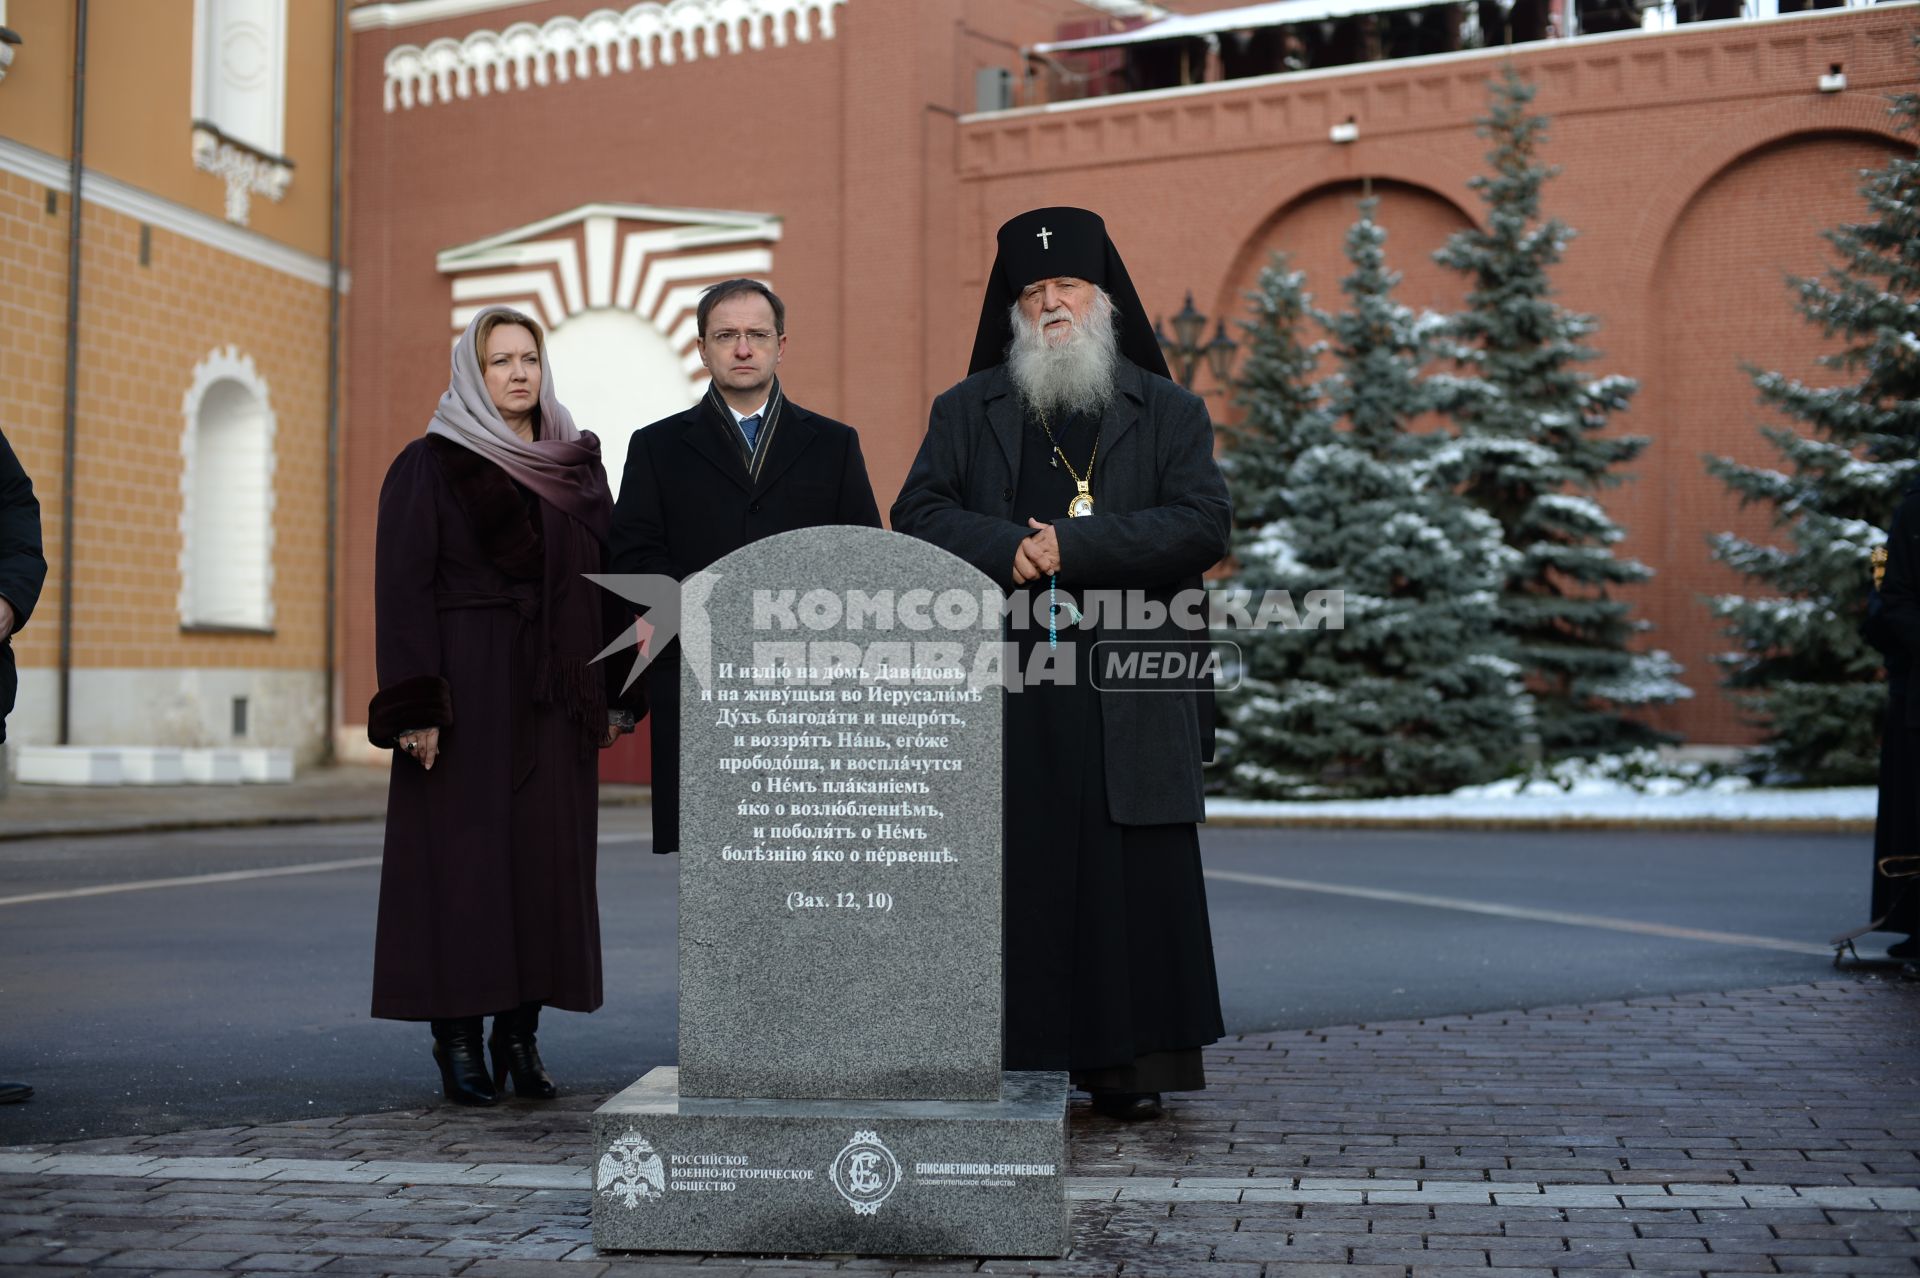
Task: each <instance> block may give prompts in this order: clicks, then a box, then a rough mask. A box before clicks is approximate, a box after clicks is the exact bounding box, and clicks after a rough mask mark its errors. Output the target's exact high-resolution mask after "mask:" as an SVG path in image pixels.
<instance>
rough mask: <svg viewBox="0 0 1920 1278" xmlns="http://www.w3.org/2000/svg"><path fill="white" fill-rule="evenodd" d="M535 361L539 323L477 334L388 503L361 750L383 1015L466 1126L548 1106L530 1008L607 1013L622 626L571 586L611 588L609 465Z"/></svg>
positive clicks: (402, 459) (485, 325) (470, 332)
mask: <svg viewBox="0 0 1920 1278" xmlns="http://www.w3.org/2000/svg"><path fill="white" fill-rule="evenodd" d="M545 355H546V350H545V343H544V340H543V337H542V334H541V331H540V327H539V325H538V324H536V323H535V322H534V321H533V320H531V319H529V318H528V317H526V316H524V315H521V314H518V313H516V312H513V311H510V310H507V309H505V308H504V307H494V308H489V309H488V310H485V311H482V312H481V313H480V314H479V315H478V316H476V317H475V318H474V320H473V322H472V323H471V324H469V325H468V327H467V331H466V332H465V333H464V334H463V335H462V336H461V338H460V340H459V342H458V343H457V344H456V345H455V347H454V351H453V378H452V381H451V383H450V385H449V386H448V387H447V392H446V394H445V395H444V396H442V397H441V400H440V406H439V407H438V408H437V409H436V410H435V412H434V416H433V421H432V422H431V423H430V424H429V425H428V427H427V433H426V434H425V435H424V436H423V437H421V438H419V439H416V440H414V441H413V442H412V443H411V444H408V445H407V447H406V448H405V449H403V450H402V451H401V453H400V455H399V457H397V458H396V459H395V460H394V462H393V466H392V468H391V469H390V470H389V471H388V472H387V479H386V483H385V485H384V486H383V487H382V488H381V491H380V523H379V532H378V541H377V547H376V550H375V562H374V604H375V613H374V637H375V646H376V649H377V659H378V666H379V675H380V691H379V693H378V694H377V695H376V696H375V697H374V698H373V703H372V705H371V706H370V707H369V710H368V716H367V719H368V727H367V732H368V736H369V737H371V738H372V740H373V742H374V744H375V745H380V746H389V747H397V748H396V749H395V752H394V760H393V777H392V781H391V782H390V786H389V789H388V792H387V831H386V854H385V860H384V863H383V866H382V869H381V875H380V916H379V927H378V932H377V935H376V938H375V942H374V971H373V1014H374V1015H375V1016H379V1017H390V1018H393V1019H396V1020H425V1021H431V1022H432V1027H433V1039H434V1049H433V1054H434V1059H435V1060H436V1061H438V1062H439V1065H440V1076H441V1082H442V1084H443V1086H444V1087H445V1090H446V1095H447V1099H449V1100H452V1101H457V1102H459V1103H461V1104H465V1105H487V1104H491V1103H492V1102H493V1101H494V1099H495V1098H496V1096H497V1095H498V1089H499V1088H501V1087H502V1086H504V1080H505V1077H506V1076H507V1075H508V1074H511V1075H512V1076H513V1086H514V1091H515V1092H516V1093H517V1094H518V1095H520V1096H522V1097H532V1098H536V1099H542V1100H544V1099H548V1098H550V1097H552V1096H553V1095H554V1094H555V1089H554V1085H553V1081H552V1079H550V1078H549V1077H548V1076H547V1074H546V1071H545V1069H544V1068H543V1067H542V1065H541V1061H540V1055H539V1052H538V1049H537V1047H536V1045H535V1032H536V1030H537V1027H538V1022H539V1015H540V1008H541V1007H542V1006H543V1005H548V1006H552V1007H558V1008H563V1009H565V1010H567V1011H574V1012H591V1011H593V1010H594V1009H595V1008H597V1007H599V1006H600V916H599V905H598V901H597V900H596V897H595V888H594V874H595V863H594V857H595V840H596V837H597V834H598V787H597V784H596V772H597V767H596V747H605V746H607V745H610V744H611V743H612V742H613V740H614V739H615V735H616V733H617V732H618V730H619V729H620V727H622V726H630V725H631V722H632V720H631V717H630V715H629V714H627V713H626V712H624V711H621V710H618V709H614V710H610V709H609V704H608V698H607V688H606V678H607V673H606V671H605V670H604V669H603V668H602V667H599V666H594V665H592V664H590V663H591V662H592V659H593V657H594V655H595V654H596V653H598V652H599V651H600V650H601V648H602V647H604V646H605V643H606V640H607V638H608V637H609V636H610V634H611V633H612V631H613V630H614V629H616V628H617V627H618V625H619V624H620V623H621V617H620V615H619V613H618V612H617V611H616V610H614V608H613V607H612V606H611V604H610V601H611V599H612V597H611V596H610V595H607V594H606V593H605V592H603V591H600V590H599V589H598V588H597V587H595V586H594V585H593V584H592V583H590V582H588V581H587V580H585V579H584V578H583V577H582V575H581V574H583V573H589V572H599V571H601V570H602V569H603V567H604V563H605V558H606V543H607V532H608V528H609V525H610V523H611V520H612V511H613V502H612V497H611V495H610V493H609V491H608V487H607V478H606V472H605V470H604V469H603V468H602V466H601V463H600V445H599V441H598V440H596V439H595V438H594V437H593V435H591V434H588V433H583V432H581V431H580V430H578V429H577V428H576V427H575V426H574V424H573V419H572V417H571V416H570V415H569V414H568V413H567V410H566V409H565V408H563V407H562V406H561V405H560V401H559V400H558V399H557V398H556V397H555V395H554V387H553V377H552V375H551V373H550V372H549V371H548V370H547V369H546V368H545ZM488 1014H491V1015H492V1016H493V1018H494V1020H493V1033H492V1035H491V1037H490V1038H489V1039H488V1040H487V1044H486V1046H487V1047H489V1048H491V1049H492V1053H493V1070H492V1072H491V1073H489V1071H488V1069H487V1065H486V1060H485V1058H484V1056H483V1054H482V1046H481V1033H482V1018H483V1017H484V1016H485V1015H488Z"/></svg>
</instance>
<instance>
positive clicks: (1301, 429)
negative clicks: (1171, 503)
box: [1220, 253, 1333, 537]
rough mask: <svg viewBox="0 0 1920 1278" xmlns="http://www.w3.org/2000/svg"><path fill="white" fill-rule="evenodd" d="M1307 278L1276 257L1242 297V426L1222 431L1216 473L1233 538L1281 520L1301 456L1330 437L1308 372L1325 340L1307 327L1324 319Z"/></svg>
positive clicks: (1238, 388)
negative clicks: (1246, 309) (1228, 497)
mask: <svg viewBox="0 0 1920 1278" xmlns="http://www.w3.org/2000/svg"><path fill="white" fill-rule="evenodd" d="M1306 284H1307V277H1306V272H1304V271H1296V270H1292V269H1290V267H1289V263H1288V261H1287V257H1286V255H1285V254H1284V253H1275V254H1274V255H1273V258H1272V260H1271V261H1270V262H1268V264H1267V267H1266V269H1265V270H1263V271H1261V272H1260V283H1259V286H1258V288H1257V289H1256V290H1255V291H1254V292H1252V293H1250V294H1248V295H1247V300H1248V301H1249V302H1250V303H1251V305H1252V311H1253V318H1252V319H1251V320H1249V321H1243V322H1242V323H1241V324H1240V330H1241V334H1242V336H1243V337H1245V339H1246V348H1247V354H1246V358H1245V359H1244V360H1243V361H1242V363H1241V365H1240V372H1239V375H1238V376H1237V377H1235V379H1234V401H1235V403H1237V404H1238V405H1239V408H1240V413H1241V418H1240V421H1239V422H1238V423H1237V424H1235V425H1232V426H1228V427H1225V428H1223V429H1222V432H1221V433H1222V434H1223V435H1225V436H1226V444H1227V447H1226V450H1225V451H1224V452H1223V453H1222V454H1221V456H1220V468H1221V469H1222V470H1223V471H1225V472H1226V476H1227V482H1228V483H1229V484H1230V485H1232V488H1233V516H1234V524H1235V535H1236V537H1241V536H1244V535H1245V534H1247V533H1248V532H1249V531H1251V532H1252V533H1254V534H1255V535H1258V532H1259V530H1260V529H1263V528H1265V527H1266V526H1267V525H1268V524H1269V523H1271V522H1273V520H1275V519H1276V518H1278V517H1279V515H1280V513H1281V512H1280V505H1279V502H1280V489H1281V485H1282V484H1283V483H1284V482H1285V480H1286V475H1287V471H1288V469H1289V468H1290V467H1291V466H1292V465H1293V463H1294V462H1295V461H1296V460H1298V458H1299V456H1300V454H1301V453H1303V452H1305V451H1306V450H1307V449H1308V448H1311V447H1312V446H1313V445H1315V444H1320V443H1325V442H1326V441H1327V440H1328V439H1329V438H1331V437H1332V432H1333V416H1332V415H1331V414H1330V413H1328V412H1327V411H1326V408H1325V406H1324V405H1323V404H1322V403H1321V399H1320V392H1319V388H1318V386H1317V385H1316V383H1315V378H1314V373H1315V369H1316V366H1317V365H1318V363H1319V360H1320V356H1321V353H1322V352H1323V351H1324V350H1325V349H1326V343H1325V342H1324V341H1321V340H1318V339H1316V338H1315V337H1314V336H1313V334H1312V333H1311V331H1310V326H1311V325H1321V326H1324V324H1325V323H1326V317H1325V316H1324V315H1322V314H1321V313H1320V312H1319V311H1317V310H1315V309H1314V306H1313V298H1312V296H1311V295H1310V294H1309V293H1308V292H1307V288H1306Z"/></svg>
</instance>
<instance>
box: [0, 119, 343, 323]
mask: <svg viewBox="0 0 1920 1278" xmlns="http://www.w3.org/2000/svg"><path fill="white" fill-rule="evenodd" d="M69 168H70V166H69V165H68V164H67V162H66V161H64V160H61V159H59V158H57V157H55V156H51V155H48V154H47V153H46V152H45V151H39V150H35V149H34V148H33V147H30V146H25V145H23V144H21V143H19V142H15V141H13V140H12V139H11V138H0V169H3V170H5V171H6V172H8V173H13V174H17V175H18V176H20V177H23V178H26V179H27V180H28V181H29V182H38V183H40V184H41V185H42V186H50V187H52V188H53V189H54V190H56V191H66V190H67V189H68V186H67V179H68V177H69V176H70V173H69ZM80 194H81V198H83V199H85V200H87V201H88V202H89V203H93V204H98V205H99V206H100V207H101V208H105V209H112V210H113V211H114V212H116V213H123V214H125V215H126V216H128V217H130V218H133V219H135V220H136V221H141V222H147V223H151V224H152V225H154V226H157V227H159V228H161V229H162V230H166V231H172V232H173V233H174V234H175V235H180V236H184V237H185V238H187V239H190V240H193V241H195V242H196V243H200V244H205V245H206V246H207V247H209V248H213V249H218V250H219V251H220V252H222V253H230V254H232V255H233V256H234V257H237V258H241V259H243V260H245V261H248V262H252V263H253V264H254V265H256V266H264V267H267V268H268V269H269V270H275V271H279V272H280V273H281V274H283V275H291V276H293V278H295V279H297V280H301V281H303V282H304V283H308V284H314V285H318V286H319V287H321V288H325V287H326V286H327V260H326V259H325V258H323V257H315V256H314V255H313V254H311V253H303V252H301V251H300V250H299V249H296V248H290V247H288V246H287V245H285V244H282V243H280V242H279V241H278V240H270V239H268V238H267V237H266V236H264V235H261V234H260V233H259V232H257V231H248V230H243V229H242V228H240V227H237V226H234V225H232V224H230V223H227V222H223V221H221V220H220V219H219V218H217V217H208V216H207V215H206V214H205V213H202V212H200V211H199V210H198V209H190V208H188V207H186V206H185V205H183V204H175V203H174V202H173V201H172V200H166V199H162V198H161V197H159V196H157V195H154V194H151V193H150V192H147V191H143V190H141V189H140V188H139V187H136V186H129V185H127V184H126V183H125V182H122V181H120V180H118V179H117V178H110V177H108V176H107V175H106V174H104V173H99V172H96V171H95V170H93V169H88V170H87V171H86V174H85V176H84V177H83V178H82V179H81V185H80ZM349 283H350V279H349V276H348V273H347V272H346V271H342V272H341V273H340V291H341V292H343V293H344V292H346V291H347V288H348V286H349Z"/></svg>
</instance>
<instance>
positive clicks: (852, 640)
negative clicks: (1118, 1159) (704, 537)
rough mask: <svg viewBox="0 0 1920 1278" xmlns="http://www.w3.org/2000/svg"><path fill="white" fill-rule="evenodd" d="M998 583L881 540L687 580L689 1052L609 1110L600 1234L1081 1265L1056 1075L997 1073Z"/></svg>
mask: <svg viewBox="0 0 1920 1278" xmlns="http://www.w3.org/2000/svg"><path fill="white" fill-rule="evenodd" d="M1002 599H1003V592H1002V591H1001V590H1000V589H999V588H998V587H997V586H996V585H995V584H994V583H993V582H992V581H991V580H990V579H989V578H987V577H986V576H984V575H983V574H981V573H980V572H978V571H977V570H975V569H974V568H972V567H971V566H969V565H968V564H966V563H965V562H963V561H962V560H960V559H958V558H956V557H954V556H953V555H950V554H948V553H947V552H945V551H943V550H940V549H938V548H936V547H933V546H929V545H927V544H926V543H924V542H920V541H917V540H914V539H912V538H908V537H904V536H901V535H898V534H895V533H888V532H882V531H878V530H875V529H863V528H815V529H806V530H802V531H798V532H791V533H786V534H782V535H780V536H777V537H772V538H768V539H767V540H764V541H760V542H755V543H754V544H752V545H750V546H747V547H744V548H743V549H741V550H739V551H737V552H735V553H734V554H732V555H729V556H727V557H726V558H725V559H722V560H721V561H719V562H718V563H716V564H714V565H713V566H712V568H710V569H709V570H708V571H707V572H706V573H703V574H700V575H699V576H698V577H696V578H695V579H692V580H690V581H689V582H687V583H686V589H685V592H684V595H683V609H682V617H681V646H682V650H683V653H684V656H685V660H684V662H683V670H682V682H681V702H682V711H681V776H682V794H681V812H682V815H681V846H680V1065H679V1067H678V1069H675V1068H672V1067H662V1068H659V1069H656V1070H654V1071H652V1072H651V1073H649V1074H648V1075H646V1077H644V1078H642V1079H641V1080H640V1081H639V1082H637V1083H636V1084H634V1085H633V1086H632V1087H630V1088H628V1089H627V1090H626V1091H625V1092H622V1093H621V1094H620V1095H619V1096H616V1097H615V1098H614V1099H613V1100H611V1101H609V1102H608V1103H607V1104H606V1105H605V1106H604V1107H602V1108H601V1109H600V1111H599V1112H598V1113H596V1114H595V1116H594V1138H595V1161H596V1165H595V1169H594V1200H593V1225H594V1243H595V1245H596V1246H597V1247H600V1248H602V1249H635V1250H668V1251H701V1250H714V1251H744V1252H794V1251H821V1252H859V1253H866V1254H880V1255H885V1254H964V1255H1019V1256H1034V1255H1041V1256H1051V1255H1060V1254H1062V1253H1064V1251H1065V1249H1066V1245H1067V1214H1066V1206H1065V1182H1064V1171H1065V1168H1064V1162H1065V1154H1066V1149H1065V1138H1066V1132H1065V1111H1066V1087H1067V1080H1066V1076H1065V1075H1064V1074H1046V1073H1015V1074H1005V1073H1002V1071H1001V1068H1000V1058H1001V1042H1000V1028H1001V1011H1000V1004H1001V972H1000V955H1001V945H1000V913H1001V898H1000V893H1001V874H1000V855H1001V847H1000V842H1001V814H1002V807H1001V750H1000V744H1001V743H1000V723H1001V705H1000V700H1001V687H1002V683H1003V681H1004V680H1005V679H1006V678H1007V677H1009V674H1010V673H1011V672H1010V671H1009V669H1008V667H1007V665H1006V662H1008V661H1010V660H1011V656H1010V653H1009V650H1008V649H1007V647H1006V646H1005V645H1004V644H1003V642H1002Z"/></svg>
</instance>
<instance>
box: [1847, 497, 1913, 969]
mask: <svg viewBox="0 0 1920 1278" xmlns="http://www.w3.org/2000/svg"><path fill="white" fill-rule="evenodd" d="M1886 550H1887V554H1886V560H1885V566H1884V567H1885V572H1884V576H1882V575H1881V569H1880V568H1879V567H1878V566H1876V568H1875V578H1876V580H1875V581H1874V592H1873V595H1872V597H1871V599H1870V600H1869V602H1868V606H1867V620H1866V624H1865V625H1864V626H1863V627H1862V628H1861V633H1862V634H1863V635H1865V637H1866V639H1867V642H1869V643H1871V644H1872V645H1873V646H1874V647H1876V648H1878V649H1879V650H1880V651H1881V653H1882V654H1883V655H1884V656H1885V657H1886V659H1887V712H1886V718H1885V719H1884V720H1883V721H1882V723H1881V726H1880V801H1879V811H1878V813H1877V815H1876V816H1875V819H1874V823H1873V899H1872V904H1871V906H1870V908H1869V911H1868V914H1869V917H1871V918H1872V919H1874V920H1875V921H1876V922H1877V923H1878V924H1879V927H1878V928H1877V929H1876V930H1878V931H1882V932H1905V933H1906V934H1907V935H1906V938H1905V939H1904V940H1900V941H1896V942H1894V943H1893V945H1891V946H1890V947H1888V949H1887V953H1888V955H1889V956H1890V957H1892V958H1898V959H1909V960H1911V959H1916V958H1920V877H1915V876H1913V875H1911V874H1902V875H1898V876H1895V875H1889V874H1888V873H1887V872H1886V870H1887V868H1888V867H1887V863H1888V861H1889V860H1893V861H1894V862H1895V868H1912V865H1913V862H1912V860H1911V858H1920V785H1916V784H1915V783H1916V782H1917V781H1920V775H1916V767H1917V766H1920V748H1917V747H1920V742H1917V741H1916V736H1917V735H1920V701H1916V688H1917V687H1920V684H1916V681H1915V679H1914V658H1915V657H1916V656H1920V484H1916V485H1914V486H1913V487H1910V488H1908V489H1907V491H1906V494H1905V496H1904V497H1902V499H1901V501H1900V505H1899V507H1898V508H1897V509H1896V510H1895V511H1894V516H1893V528H1892V530H1891V531H1890V532H1889V533H1888V534H1887V546H1886ZM1900 858H1909V861H1908V865H1907V866H1905V867H1901V866H1899V865H1898V861H1899V859H1900Z"/></svg>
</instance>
